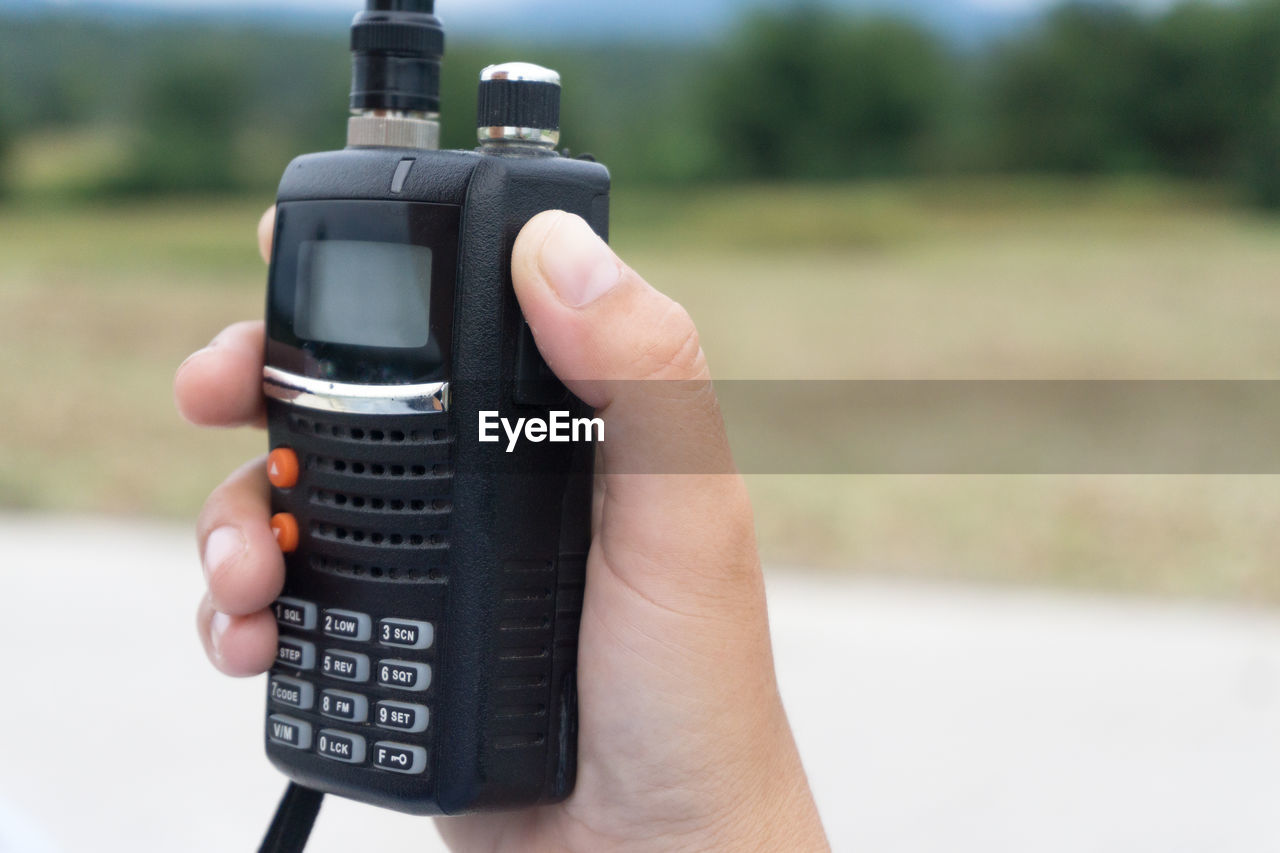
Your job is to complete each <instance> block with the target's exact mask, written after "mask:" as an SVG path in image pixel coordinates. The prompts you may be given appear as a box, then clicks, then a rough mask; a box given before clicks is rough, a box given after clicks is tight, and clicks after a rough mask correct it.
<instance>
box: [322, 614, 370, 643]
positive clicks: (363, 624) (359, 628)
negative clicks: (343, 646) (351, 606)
mask: <svg viewBox="0 0 1280 853" xmlns="http://www.w3.org/2000/svg"><path fill="white" fill-rule="evenodd" d="M324 632H325V633H326V634H327V635H329V636H330V637H337V638H338V639H340V640H354V641H355V642H357V643H365V642H368V641H369V637H371V636H372V635H373V620H372V619H370V618H369V617H368V616H366V615H364V614H363V613H353V612H351V611H350V610H326V611H325V612H324Z"/></svg>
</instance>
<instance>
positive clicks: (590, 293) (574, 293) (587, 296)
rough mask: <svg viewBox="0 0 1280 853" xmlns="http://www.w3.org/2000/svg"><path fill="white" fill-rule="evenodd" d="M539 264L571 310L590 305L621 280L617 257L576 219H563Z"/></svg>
mask: <svg viewBox="0 0 1280 853" xmlns="http://www.w3.org/2000/svg"><path fill="white" fill-rule="evenodd" d="M538 263H539V264H540V265H541V266H542V272H543V274H544V275H545V276H546V277H547V281H549V282H550V283H551V286H552V287H553V288H554V289H555V291H556V293H557V294H558V295H559V297H560V301H562V302H564V303H565V304H566V305H568V306H570V307H571V308H583V307H585V306H587V305H590V304H591V303H592V302H595V301H596V300H597V299H599V298H600V297H601V296H604V295H605V294H606V293H608V292H609V291H610V290H612V289H613V287H614V286H615V285H616V284H617V283H618V281H619V279H621V278H622V269H621V268H620V267H619V265H618V258H617V256H616V255H614V254H613V251H612V250H611V249H610V248H609V247H608V246H607V245H605V242H604V241H603V240H601V239H600V238H599V237H597V236H596V233H595V232H594V231H592V230H591V228H590V226H588V225H587V223H586V222H584V221H583V220H582V219H580V218H578V217H576V216H562V217H561V218H560V221H559V222H557V223H556V225H555V227H554V228H553V230H552V232H551V234H550V235H549V236H548V237H547V242H546V243H544V244H543V246H542V254H541V256H540V257H539V258H538Z"/></svg>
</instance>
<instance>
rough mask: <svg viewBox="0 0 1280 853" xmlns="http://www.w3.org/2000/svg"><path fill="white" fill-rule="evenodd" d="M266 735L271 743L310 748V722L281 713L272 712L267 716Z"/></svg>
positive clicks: (296, 747) (295, 747)
mask: <svg viewBox="0 0 1280 853" xmlns="http://www.w3.org/2000/svg"><path fill="white" fill-rule="evenodd" d="M267 737H269V738H271V742H272V743H278V744H281V745H282V746H291V747H293V748H294V749H310V748H311V724H310V723H304V722H303V721H302V720H295V719H294V718H293V717H286V716H284V715H283V714H272V715H271V716H270V717H268V718H267Z"/></svg>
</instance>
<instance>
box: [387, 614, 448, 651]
mask: <svg viewBox="0 0 1280 853" xmlns="http://www.w3.org/2000/svg"><path fill="white" fill-rule="evenodd" d="M435 633H436V632H435V628H434V627H432V625H431V623H430V622H417V621H414V620H412V619H383V620H382V621H381V622H379V623H378V642H379V643H382V645H384V646H395V647H396V648H399V649H429V648H431V643H432V642H433V641H434V640H435Z"/></svg>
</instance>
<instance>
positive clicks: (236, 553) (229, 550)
mask: <svg viewBox="0 0 1280 853" xmlns="http://www.w3.org/2000/svg"><path fill="white" fill-rule="evenodd" d="M244 551H245V541H244V536H242V535H241V534H240V531H239V530H237V529H236V528H234V527H219V528H218V529H217V530H215V531H213V532H212V533H210V534H209V538H208V539H207V540H206V541H205V543H204V576H205V579H206V580H211V579H212V578H213V576H214V575H216V574H217V573H218V572H220V571H221V570H222V569H223V568H224V567H225V566H227V565H229V564H230V563H232V562H234V561H235V560H236V559H237V558H239V557H240V555H241V554H243V553H244Z"/></svg>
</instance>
